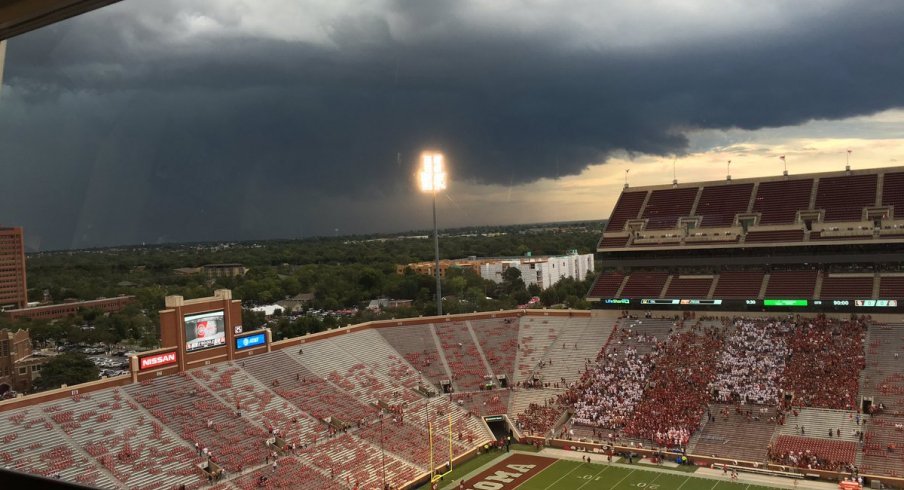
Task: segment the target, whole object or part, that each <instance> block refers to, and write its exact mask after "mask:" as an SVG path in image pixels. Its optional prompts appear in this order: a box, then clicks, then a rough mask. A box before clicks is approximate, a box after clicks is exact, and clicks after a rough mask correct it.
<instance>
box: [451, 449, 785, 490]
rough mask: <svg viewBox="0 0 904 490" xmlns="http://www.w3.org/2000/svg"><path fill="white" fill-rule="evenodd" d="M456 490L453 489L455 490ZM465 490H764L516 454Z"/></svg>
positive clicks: (639, 469)
mask: <svg viewBox="0 0 904 490" xmlns="http://www.w3.org/2000/svg"><path fill="white" fill-rule="evenodd" d="M453 488H454V487H453ZM464 488H467V489H473V490H510V489H515V488H517V489H518V490H597V489H599V490H635V489H645V490H764V489H770V488H776V487H764V486H758V485H752V484H747V483H739V482H732V481H730V480H728V479H727V478H726V479H725V480H714V479H707V478H699V477H695V476H689V475H685V474H682V473H679V472H664V471H656V470H652V469H646V468H644V467H643V466H637V467H634V468H629V467H624V466H613V465H608V464H596V463H582V462H580V461H571V460H552V459H550V458H545V457H541V456H532V455H513V456H512V457H510V458H506V459H504V460H501V461H499V462H497V463H496V464H495V465H494V466H493V467H491V468H489V469H488V470H486V471H484V472H483V473H481V474H480V475H477V476H475V477H472V478H469V479H468V481H467V482H466V484H465V486H464Z"/></svg>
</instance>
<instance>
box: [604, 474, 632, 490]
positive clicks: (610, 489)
mask: <svg viewBox="0 0 904 490" xmlns="http://www.w3.org/2000/svg"><path fill="white" fill-rule="evenodd" d="M635 471H637V470H631V473H634V472H635ZM631 473H628V474H627V475H625V478H628V477H629V476H631ZM625 478H622V479H621V480H619V481H618V482H616V483H615V485H612V486H611V487H609V490H612V489H613V488H615V487H617V486H618V485H619V484H620V483H621V482H623V481H625Z"/></svg>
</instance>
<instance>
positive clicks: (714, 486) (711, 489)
mask: <svg viewBox="0 0 904 490" xmlns="http://www.w3.org/2000/svg"><path fill="white" fill-rule="evenodd" d="M717 485H719V482H718V481H716V484H715V485H713V487H712V488H710V489H709V490H713V488H716V486H717Z"/></svg>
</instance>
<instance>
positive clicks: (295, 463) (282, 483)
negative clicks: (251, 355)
mask: <svg viewBox="0 0 904 490" xmlns="http://www.w3.org/2000/svg"><path fill="white" fill-rule="evenodd" d="M261 477H263V479H262V478H261ZM232 485H233V486H234V487H237V488H239V490H254V489H257V488H261V487H266V488H304V489H305V490H333V489H335V488H337V486H338V485H337V484H336V482H335V481H334V480H330V478H329V476H327V475H325V474H323V473H321V472H319V471H318V470H315V469H313V468H311V467H309V466H307V465H305V464H304V463H302V462H301V461H300V460H299V458H297V457H288V458H282V459H280V460H279V463H278V466H277V471H275V472H274V471H273V470H272V469H271V468H270V467H269V466H265V467H264V468H263V469H260V470H257V471H253V472H251V473H248V474H246V475H243V476H241V477H239V478H236V479H235V480H233V481H232Z"/></svg>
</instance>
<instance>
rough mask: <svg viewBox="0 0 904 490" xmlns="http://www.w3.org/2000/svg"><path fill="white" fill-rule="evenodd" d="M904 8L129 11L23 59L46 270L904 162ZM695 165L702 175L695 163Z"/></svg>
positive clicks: (603, 207)
mask: <svg viewBox="0 0 904 490" xmlns="http://www.w3.org/2000/svg"><path fill="white" fill-rule="evenodd" d="M902 17H904V4H902V3H900V2H894V1H881V0H880V1H875V2H868V3H864V2H853V1H841V0H830V1H826V2H820V3H819V4H818V5H816V6H814V5H812V4H800V5H798V4H790V3H788V2H782V1H778V0H776V1H764V2H756V3H752V2H742V1H738V2H724V1H721V2H716V1H704V0H697V1H689V2H681V3H676V2H652V3H640V2H638V3H625V2H615V1H611V2H586V1H580V0H575V1H571V2H555V3H548V4H547V3H537V2H523V1H517V0H513V1H510V2H489V1H487V2H449V3H440V2H410V1H405V0H377V1H375V2H370V3H368V4H367V5H361V4H358V3H352V2H351V1H350V0H331V1H326V0H299V1H287V0H286V1H283V0H274V1H272V2H267V3H261V2H254V1H252V0H186V1H176V0H159V1H155V2H138V1H136V0H126V1H123V2H121V3H118V4H115V5H112V6H109V7H105V8H103V9H100V10H98V11H95V12H91V13H89V14H86V15H83V16H80V17H77V18H74V19H70V20H67V21H64V22H61V23H59V24H56V25H53V26H50V27H47V28H44V29H40V30H37V31H34V32H31V33H28V34H25V35H22V36H19V37H15V38H13V39H11V40H10V41H9V43H8V47H7V48H8V49H7V56H6V66H5V74H4V80H3V87H2V96H0V154H2V155H3V165H0V224H3V225H6V226H22V227H24V228H25V230H26V241H27V245H28V247H29V249H30V250H50V249H66V248H85V247H94V246H107V245H117V244H139V243H142V242H144V243H149V244H153V243H172V242H195V241H216V240H227V241H228V240H250V239H268V238H293V237H308V236H315V235H319V236H331V235H335V234H337V232H336V231H335V230H337V229H338V230H340V232H339V233H341V234H359V233H375V232H400V231H406V230H415V229H428V228H430V223H431V213H430V206H429V197H428V196H425V195H423V194H421V193H420V192H418V191H417V187H416V185H415V181H414V179H415V175H414V174H415V171H416V168H415V167H416V164H417V159H418V155H419V153H420V152H421V151H422V150H425V149H437V150H441V151H443V152H444V153H445V155H446V160H447V163H448V168H449V174H450V176H449V188H448V191H447V192H444V193H443V195H442V196H440V197H439V198H438V206H439V216H438V218H439V223H438V224H439V227H440V228H452V227H461V226H469V225H499V224H509V223H511V224H515V223H533V222H549V221H569V220H591V219H594V220H595V219H605V218H606V217H607V216H608V214H609V212H610V211H611V210H612V207H613V204H614V202H615V199H617V196H618V194H619V192H621V189H622V186H623V184H624V177H625V170H627V169H630V173H629V180H630V183H631V185H632V186H640V185H651V184H664V183H670V182H671V181H672V178H673V176H672V168H673V162H675V168H676V177H677V179H678V180H679V181H680V182H690V181H703V180H720V179H724V178H725V173H726V164H727V161H728V160H731V161H732V165H731V173H732V176H733V177H734V178H744V177H761V176H768V175H779V174H781V171H782V163H781V161H780V160H779V159H778V157H779V156H780V155H785V156H786V162H787V165H788V170H789V172H790V173H791V174H792V175H793V174H801V173H810V172H818V171H825V170H833V169H838V170H840V169H843V168H844V165H845V161H846V159H847V156H848V153H847V152H848V150H851V153H850V158H851V166H852V167H853V168H875V167H887V166H897V165H898V164H899V161H900V162H904V136H902V135H904V110H902V108H904V92H902V91H901V90H900V87H901V86H902V83H904V64H902V63H900V56H899V55H900V46H902V45H904V31H902V30H901V29H899V26H898V25H897V24H898V19H900V18H902ZM676 158H677V161H676Z"/></svg>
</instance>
